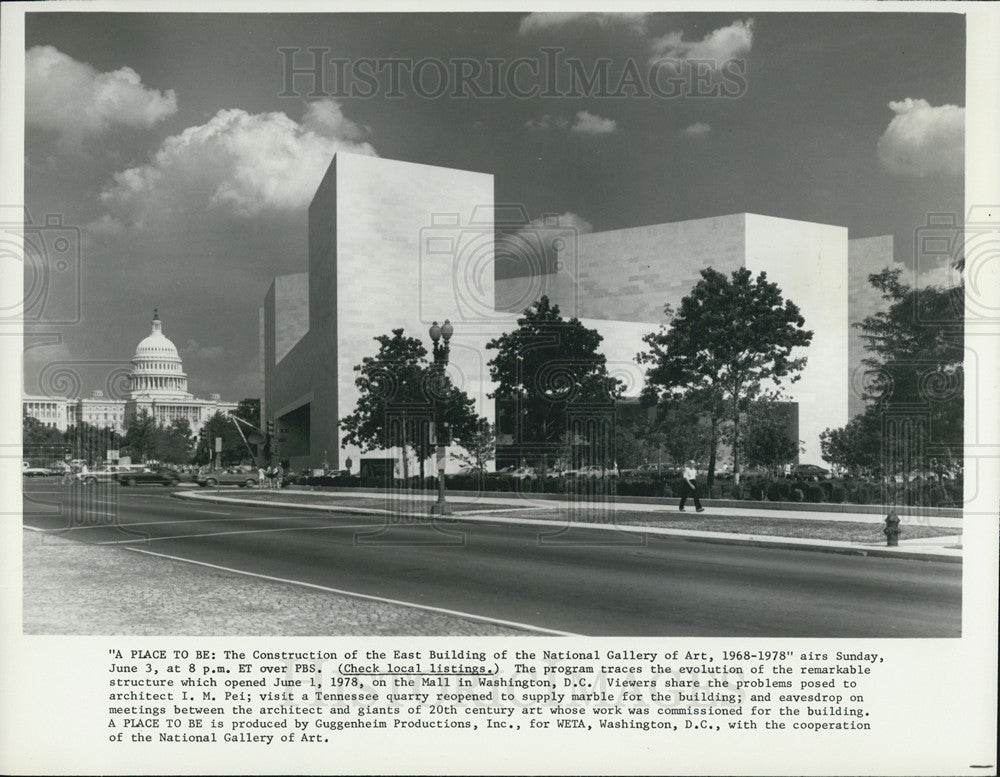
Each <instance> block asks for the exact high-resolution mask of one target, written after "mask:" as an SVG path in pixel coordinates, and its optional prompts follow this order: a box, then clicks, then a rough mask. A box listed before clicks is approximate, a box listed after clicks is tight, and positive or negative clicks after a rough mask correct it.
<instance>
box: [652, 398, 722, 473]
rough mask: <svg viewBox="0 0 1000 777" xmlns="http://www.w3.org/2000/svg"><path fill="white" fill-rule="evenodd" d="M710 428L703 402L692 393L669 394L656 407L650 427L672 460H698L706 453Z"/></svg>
mask: <svg viewBox="0 0 1000 777" xmlns="http://www.w3.org/2000/svg"><path fill="white" fill-rule="evenodd" d="M712 433H713V432H712V428H711V420H710V418H709V416H708V415H707V414H706V413H705V412H704V405H703V403H702V402H700V401H698V399H697V398H696V397H694V396H687V395H669V396H666V397H664V399H663V400H662V401H661V402H660V405H659V406H658V407H657V409H656V421H655V424H654V425H653V427H652V428H651V429H650V432H649V434H650V437H651V439H653V440H655V441H656V442H657V444H658V447H660V448H662V449H663V450H664V451H665V452H666V454H667V455H668V456H670V458H671V459H672V460H673V462H674V463H675V464H678V465H681V464H684V462H686V461H689V460H692V459H693V460H695V461H698V460H700V459H703V458H704V457H705V455H706V454H707V453H709V451H710V448H711V444H712Z"/></svg>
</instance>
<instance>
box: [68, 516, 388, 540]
mask: <svg viewBox="0 0 1000 777" xmlns="http://www.w3.org/2000/svg"><path fill="white" fill-rule="evenodd" d="M209 512H210V511H209ZM111 514H112V513H108V515H111ZM219 515H228V513H219ZM308 517H309V516H308V515H272V516H263V517H258V518H241V517H240V516H233V517H232V518H226V519H222V518H193V519H191V520H185V519H179V520H174V521H143V522H142V523H116V524H113V525H114V526H116V527H119V528H122V529H127V528H129V527H132V526H160V525H162V524H171V523H176V524H185V525H186V524H189V523H224V522H225V521H295V520H304V519H306V518H308ZM111 525H112V524H103V525H98V526H73V527H71V528H68V529H52V530H51V531H53V532H57V531H58V532H60V533H61V532H64V531H77V530H79V529H107V528H108V527H109V526H111ZM373 525H377V524H373ZM323 528H330V527H326V526H324V527H323ZM197 536H199V537H207V536H209V535H207V534H199V535H197Z"/></svg>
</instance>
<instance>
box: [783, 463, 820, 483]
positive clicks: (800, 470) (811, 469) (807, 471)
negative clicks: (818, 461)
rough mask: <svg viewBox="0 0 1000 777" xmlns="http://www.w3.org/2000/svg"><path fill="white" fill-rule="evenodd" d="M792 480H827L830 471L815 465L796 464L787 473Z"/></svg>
mask: <svg viewBox="0 0 1000 777" xmlns="http://www.w3.org/2000/svg"><path fill="white" fill-rule="evenodd" d="M788 477H790V478H792V479H793V480H817V481H818V480H829V479H830V470H828V469H824V468H823V467H819V466H817V465H815V464H796V465H795V466H794V467H792V469H791V470H790V471H789V473H788Z"/></svg>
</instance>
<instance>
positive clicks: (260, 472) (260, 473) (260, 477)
mask: <svg viewBox="0 0 1000 777" xmlns="http://www.w3.org/2000/svg"><path fill="white" fill-rule="evenodd" d="M266 477H267V475H266V474H265V472H264V465H263V464H261V465H260V466H259V467H257V487H258V488H264V487H265V486H266V485H267V484H266V483H265V478H266Z"/></svg>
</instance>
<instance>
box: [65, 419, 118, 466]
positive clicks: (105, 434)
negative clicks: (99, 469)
mask: <svg viewBox="0 0 1000 777" xmlns="http://www.w3.org/2000/svg"><path fill="white" fill-rule="evenodd" d="M63 440H64V441H65V444H66V447H67V448H68V449H69V450H70V452H71V453H72V455H73V458H77V459H86V460H87V461H89V462H94V463H96V462H99V461H103V460H104V458H105V456H106V455H107V452H108V451H109V450H118V449H119V448H121V445H122V442H123V438H122V436H121V435H120V434H119V433H118V431H117V430H115V429H113V428H111V427H107V426H94V425H93V424H89V423H87V422H86V421H81V422H80V423H78V424H74V425H73V426H69V427H67V428H66V431H65V432H64V433H63Z"/></svg>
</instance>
